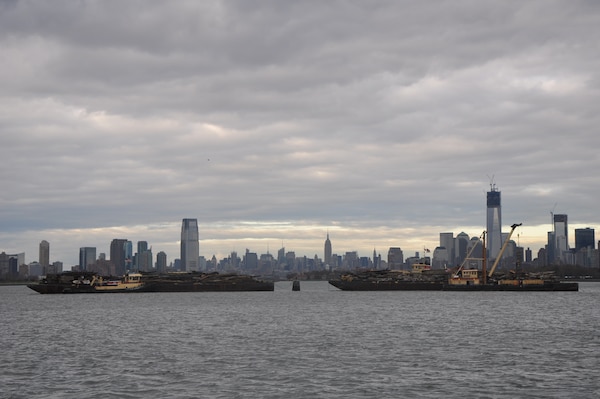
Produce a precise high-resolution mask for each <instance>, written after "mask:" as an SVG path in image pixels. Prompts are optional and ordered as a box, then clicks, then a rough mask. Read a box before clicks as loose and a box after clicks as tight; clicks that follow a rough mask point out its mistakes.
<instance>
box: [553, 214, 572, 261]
mask: <svg viewBox="0 0 600 399" xmlns="http://www.w3.org/2000/svg"><path fill="white" fill-rule="evenodd" d="M554 242H555V244H554V250H555V252H554V256H555V260H556V261H562V262H565V261H567V259H566V258H567V252H568V251H569V225H568V223H567V215H556V214H555V215H554Z"/></svg>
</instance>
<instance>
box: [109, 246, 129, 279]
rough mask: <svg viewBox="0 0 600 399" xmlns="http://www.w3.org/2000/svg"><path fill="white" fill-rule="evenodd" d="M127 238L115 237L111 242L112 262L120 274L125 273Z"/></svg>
mask: <svg viewBox="0 0 600 399" xmlns="http://www.w3.org/2000/svg"><path fill="white" fill-rule="evenodd" d="M126 244H127V239H123V238H115V239H114V240H112V241H111V242H110V262H111V263H112V264H113V265H114V266H115V273H116V274H117V275H118V276H122V275H123V274H125V263H126V260H127V259H126V257H125V248H126Z"/></svg>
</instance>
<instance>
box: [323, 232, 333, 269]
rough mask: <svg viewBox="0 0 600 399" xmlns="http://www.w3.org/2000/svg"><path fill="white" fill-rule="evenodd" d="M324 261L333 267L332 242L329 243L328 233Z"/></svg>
mask: <svg viewBox="0 0 600 399" xmlns="http://www.w3.org/2000/svg"><path fill="white" fill-rule="evenodd" d="M323 259H324V260H325V264H326V265H330V266H331V241H329V232H327V239H326V240H325V256H324V258H323Z"/></svg>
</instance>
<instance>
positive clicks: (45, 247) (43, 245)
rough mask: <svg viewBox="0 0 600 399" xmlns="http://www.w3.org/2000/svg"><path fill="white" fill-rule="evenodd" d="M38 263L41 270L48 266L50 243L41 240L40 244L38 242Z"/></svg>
mask: <svg viewBox="0 0 600 399" xmlns="http://www.w3.org/2000/svg"><path fill="white" fill-rule="evenodd" d="M39 262H40V265H42V267H43V268H47V267H48V266H50V243H49V242H48V241H46V240H42V242H40V258H39Z"/></svg>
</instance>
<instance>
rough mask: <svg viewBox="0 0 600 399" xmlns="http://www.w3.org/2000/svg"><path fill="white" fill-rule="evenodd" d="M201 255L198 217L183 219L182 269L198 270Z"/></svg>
mask: <svg viewBox="0 0 600 399" xmlns="http://www.w3.org/2000/svg"><path fill="white" fill-rule="evenodd" d="M199 256H200V244H199V242H198V219H183V222H182V223H181V270H182V271H188V272H191V271H198V257H199Z"/></svg>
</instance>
